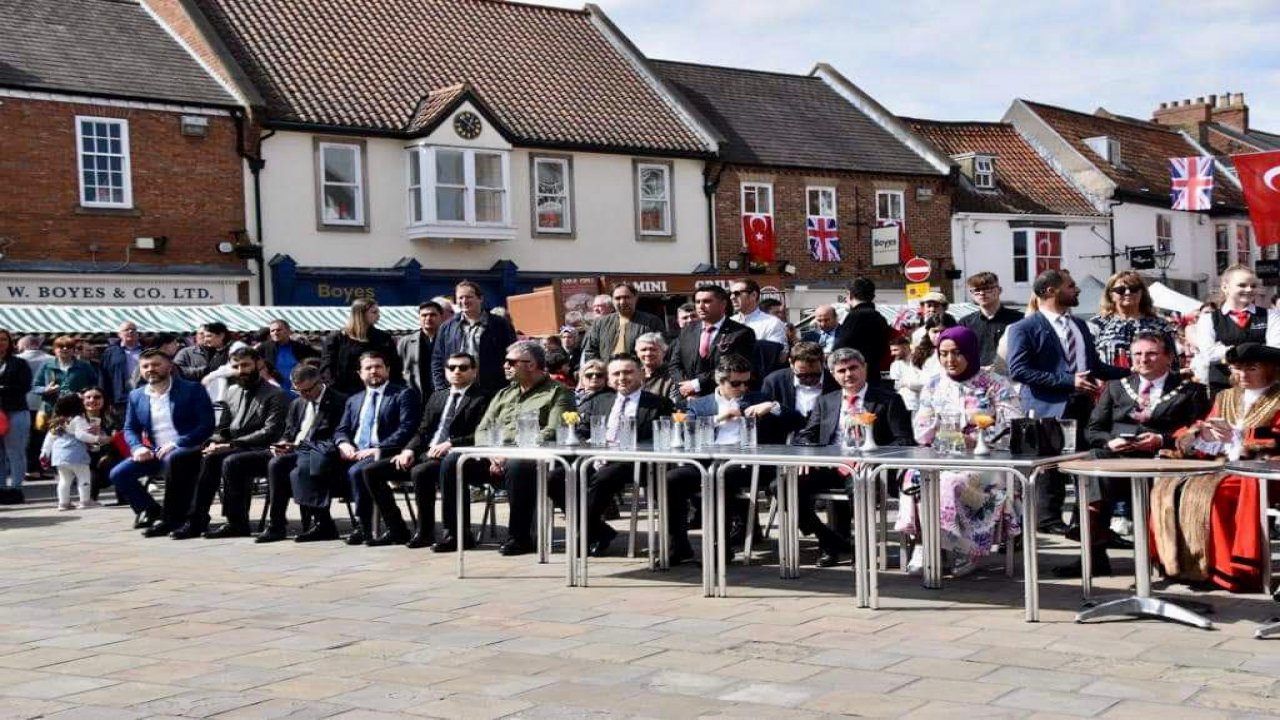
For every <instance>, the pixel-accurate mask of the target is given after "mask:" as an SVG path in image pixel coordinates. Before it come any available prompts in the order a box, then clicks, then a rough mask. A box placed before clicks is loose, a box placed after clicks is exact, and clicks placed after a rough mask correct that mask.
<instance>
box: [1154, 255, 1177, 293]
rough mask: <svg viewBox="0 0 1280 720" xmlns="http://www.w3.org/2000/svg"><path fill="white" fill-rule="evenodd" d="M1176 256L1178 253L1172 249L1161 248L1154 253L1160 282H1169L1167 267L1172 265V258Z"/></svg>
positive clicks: (1166, 283)
mask: <svg viewBox="0 0 1280 720" xmlns="http://www.w3.org/2000/svg"><path fill="white" fill-rule="evenodd" d="M1177 256H1178V253H1176V252H1174V251H1172V250H1161V251H1160V252H1157V253H1156V255H1155V257H1156V267H1158V268H1160V282H1162V283H1164V284H1165V285H1168V284H1169V268H1170V267H1172V266H1173V259H1174V258H1175V257H1177Z"/></svg>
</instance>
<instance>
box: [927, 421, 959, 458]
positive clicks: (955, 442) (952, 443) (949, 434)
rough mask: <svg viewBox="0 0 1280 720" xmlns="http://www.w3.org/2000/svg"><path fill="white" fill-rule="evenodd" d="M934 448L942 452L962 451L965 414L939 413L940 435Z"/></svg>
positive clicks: (934, 443)
mask: <svg viewBox="0 0 1280 720" xmlns="http://www.w3.org/2000/svg"><path fill="white" fill-rule="evenodd" d="M933 445H934V449H935V450H937V451H938V452H942V453H948V454H951V453H962V452H964V450H965V444H964V416H963V415H962V414H960V413H951V412H947V413H939V414H938V435H937V437H936V439H935V440H934V441H933Z"/></svg>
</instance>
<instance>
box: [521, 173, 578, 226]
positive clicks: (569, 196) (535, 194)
mask: <svg viewBox="0 0 1280 720" xmlns="http://www.w3.org/2000/svg"><path fill="white" fill-rule="evenodd" d="M540 165H558V166H560V168H561V171H562V172H563V173H564V192H563V193H562V194H551V193H541V192H539V191H538V167H539V166H540ZM529 184H530V190H529V195H530V197H531V198H533V232H534V234H543V233H546V234H550V235H572V234H573V164H572V163H571V162H570V161H569V158H567V157H552V156H546V155H534V156H533V167H532V172H531V173H530V174H529ZM544 197H546V198H555V199H559V200H561V202H562V203H563V204H562V205H561V207H562V209H563V212H562V213H561V216H562V217H563V218H564V224H563V225H562V226H561V227H542V226H541V225H540V224H539V223H540V222H541V220H540V218H539V215H538V205H539V201H540V200H541V198H544Z"/></svg>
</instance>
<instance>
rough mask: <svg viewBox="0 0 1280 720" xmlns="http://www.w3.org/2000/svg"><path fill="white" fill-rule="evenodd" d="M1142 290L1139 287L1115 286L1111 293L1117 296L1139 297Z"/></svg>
mask: <svg viewBox="0 0 1280 720" xmlns="http://www.w3.org/2000/svg"><path fill="white" fill-rule="evenodd" d="M1142 290H1143V288H1142V286H1141V285H1117V286H1115V287H1113V288H1111V292H1113V293H1115V294H1117V295H1141V294H1142Z"/></svg>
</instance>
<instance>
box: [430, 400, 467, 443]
mask: <svg viewBox="0 0 1280 720" xmlns="http://www.w3.org/2000/svg"><path fill="white" fill-rule="evenodd" d="M461 401H462V393H459V392H455V393H449V403H448V405H446V406H445V408H444V415H441V416H440V426H439V427H437V428H436V434H435V435H433V436H432V438H431V444H432V445H439V444H440V443H442V442H444V441H445V440H448V439H449V426H450V425H452V424H453V416H454V414H455V413H457V412H458V403H459V402H461Z"/></svg>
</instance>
